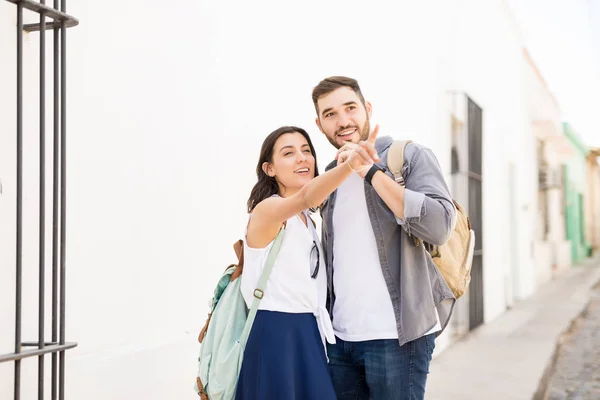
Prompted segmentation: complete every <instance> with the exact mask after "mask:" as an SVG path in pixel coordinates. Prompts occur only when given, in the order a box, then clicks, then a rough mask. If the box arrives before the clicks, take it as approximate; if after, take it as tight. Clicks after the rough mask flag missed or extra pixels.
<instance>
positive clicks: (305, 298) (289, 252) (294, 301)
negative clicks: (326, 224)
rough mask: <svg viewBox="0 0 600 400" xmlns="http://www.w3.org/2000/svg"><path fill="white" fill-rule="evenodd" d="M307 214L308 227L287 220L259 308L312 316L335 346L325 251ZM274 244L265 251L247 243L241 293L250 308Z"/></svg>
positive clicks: (295, 217) (298, 222)
mask: <svg viewBox="0 0 600 400" xmlns="http://www.w3.org/2000/svg"><path fill="white" fill-rule="evenodd" d="M305 215H306V216H307V221H308V227H307V226H305V225H304V222H302V220H301V219H300V217H299V216H297V215H296V216H294V217H292V218H290V219H289V220H288V221H287V223H286V228H285V236H284V238H283V243H282V244H281V249H280V250H279V254H278V255H277V259H276V260H275V264H274V265H273V270H272V271H271V275H270V277H269V280H268V282H267V286H266V288H265V294H264V296H263V299H262V300H261V302H260V304H259V306H258V309H259V310H270V311H280V312H286V313H312V314H314V315H315V317H316V319H317V325H318V327H319V331H320V333H321V339H322V340H323V342H325V340H326V341H327V342H329V343H335V336H334V334H333V328H332V326H331V319H330V317H329V313H328V312H327V309H326V308H325V302H326V299H327V272H326V269H325V261H324V258H323V251H322V249H321V243H320V241H319V237H318V235H317V232H316V231H315V228H314V226H313V224H312V222H311V221H310V219H309V218H308V214H307V213H305ZM273 242H274V241H273ZM273 242H271V243H269V244H268V245H267V246H266V247H264V248H262V249H256V248H252V247H249V246H248V245H247V243H246V241H244V273H243V274H242V283H241V291H242V295H243V297H244V300H245V301H246V305H247V306H248V308H250V306H251V305H252V302H253V300H254V289H256V285H257V283H258V280H259V279H260V276H261V274H262V271H263V269H264V266H265V262H266V260H267V256H268V254H269V251H270V250H271V247H272V246H273ZM314 246H316V249H313V247H314ZM317 250H318V251H317ZM317 254H318V255H319V273H318V275H317V277H316V279H313V278H312V277H311V272H312V271H313V270H314V268H315V266H316V260H317Z"/></svg>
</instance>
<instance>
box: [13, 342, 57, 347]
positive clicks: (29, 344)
mask: <svg viewBox="0 0 600 400" xmlns="http://www.w3.org/2000/svg"><path fill="white" fill-rule="evenodd" d="M39 344H40V343H39V342H23V343H21V347H38V346H39ZM55 344H58V343H57V342H45V343H44V347H45V346H52V345H55Z"/></svg>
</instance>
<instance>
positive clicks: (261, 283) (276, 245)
mask: <svg viewBox="0 0 600 400" xmlns="http://www.w3.org/2000/svg"><path fill="white" fill-rule="evenodd" d="M284 234H285V227H282V228H281V229H280V230H279V233H278V234H277V237H276V238H275V241H274V242H273V246H271V250H269V255H268V256H267V261H266V262H265V267H264V269H263V272H262V274H261V276H260V279H259V280H258V283H257V284H256V289H254V300H253V301H252V306H251V307H250V311H249V312H248V318H247V319H246V324H245V325H244V330H243V331H242V334H241V335H240V339H239V342H240V344H241V345H242V346H243V347H246V342H247V341H248V336H249V335H250V329H252V324H253V323H254V318H255V317H256V312H257V311H258V305H259V303H260V301H261V300H262V298H263V297H264V295H265V288H266V287H267V282H268V281H269V277H270V276H271V271H272V270H273V265H275V260H276V259H277V255H278V254H279V250H280V249H281V244H282V243H283V236H284Z"/></svg>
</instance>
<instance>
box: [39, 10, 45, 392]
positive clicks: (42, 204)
mask: <svg viewBox="0 0 600 400" xmlns="http://www.w3.org/2000/svg"><path fill="white" fill-rule="evenodd" d="M44 3H45V0H41V4H44ZM40 26H41V27H42V30H41V31H40V215H39V230H40V231H39V263H40V271H39V285H38V286H39V298H38V306H39V310H38V348H39V349H43V348H44V347H45V343H44V318H45V297H46V290H45V289H46V264H45V258H46V251H45V250H46V15H45V11H42V12H41V13H40ZM43 399H44V355H43V354H40V356H39V357H38V400H43Z"/></svg>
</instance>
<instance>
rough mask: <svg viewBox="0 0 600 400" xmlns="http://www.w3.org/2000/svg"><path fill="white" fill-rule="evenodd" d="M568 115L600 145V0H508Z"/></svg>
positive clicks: (588, 142) (590, 143)
mask: <svg viewBox="0 0 600 400" xmlns="http://www.w3.org/2000/svg"><path fill="white" fill-rule="evenodd" d="M508 2H509V4H510V6H511V8H512V10H513V12H514V13H515V17H516V18H517V21H518V23H519V26H520V28H521V32H522V34H523V39H524V41H525V45H526V47H527V49H528V50H529V52H530V54H531V56H532V58H533V60H534V61H535V63H536V64H537V66H538V68H539V69H540V71H541V73H542V75H543V76H544V78H545V80H546V82H547V83H548V86H549V88H550V91H552V92H553V94H554V95H555V97H556V99H557V101H558V103H559V105H560V108H561V110H562V113H563V120H564V121H565V122H568V123H569V124H571V126H572V127H573V129H574V130H575V131H576V132H577V133H578V134H579V137H580V138H581V139H582V140H583V142H584V143H585V144H586V145H587V146H592V147H600V0H508Z"/></svg>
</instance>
